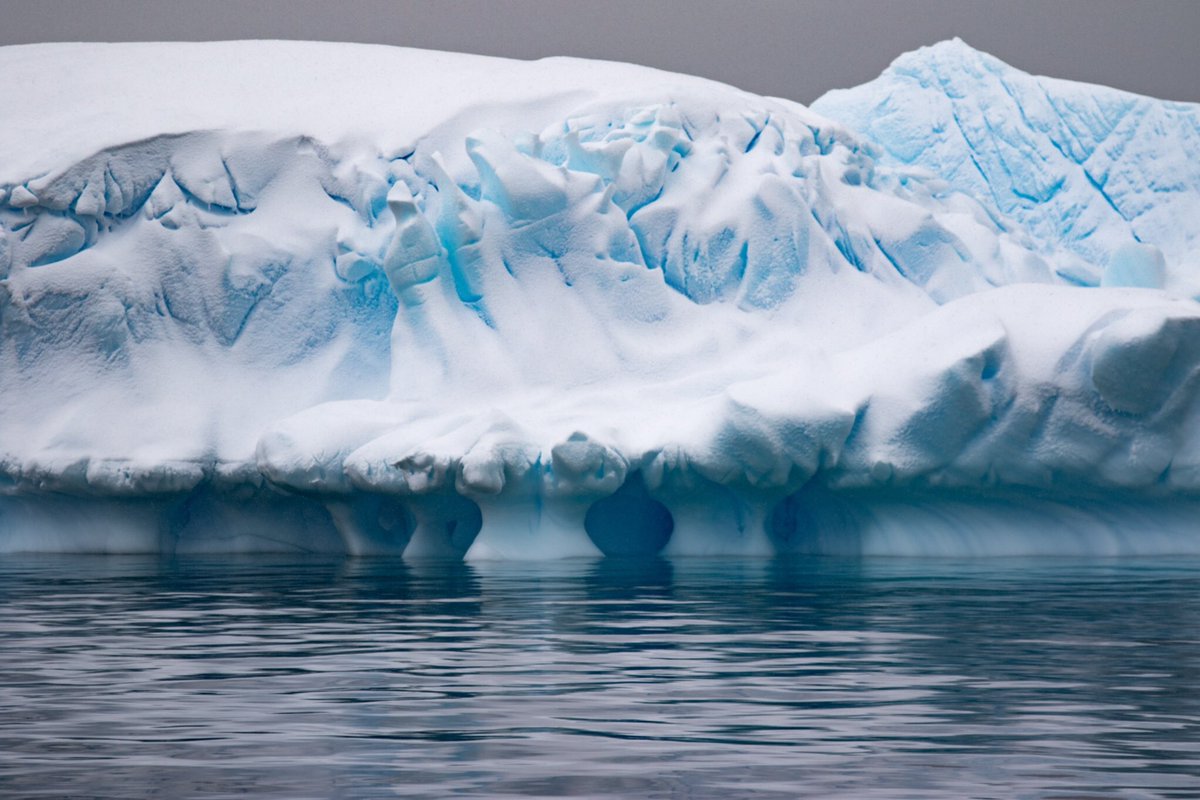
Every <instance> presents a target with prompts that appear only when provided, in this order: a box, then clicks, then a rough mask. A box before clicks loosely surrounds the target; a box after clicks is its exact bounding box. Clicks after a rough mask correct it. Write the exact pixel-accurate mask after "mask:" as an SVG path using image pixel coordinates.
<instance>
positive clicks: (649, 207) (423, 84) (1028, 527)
mask: <svg viewBox="0 0 1200 800" xmlns="http://www.w3.org/2000/svg"><path fill="white" fill-rule="evenodd" d="M148 62H149V63H153V64H155V66H156V68H155V69H154V70H153V71H151V72H150V73H147V71H146V70H145V69H144V64H145V63H148ZM0 63H2V64H3V66H4V68H5V69H6V70H7V71H8V74H10V75H12V76H14V86H17V87H20V88H18V89H16V90H15V91H16V92H17V96H16V97H15V101H16V102H14V103H13V104H12V107H13V108H15V109H16V110H17V115H16V117H17V118H16V120H15V122H14V123H13V124H12V125H10V126H8V127H7V128H6V129H4V130H0V153H3V155H4V158H2V159H0V363H2V364H3V367H2V369H3V376H4V378H3V381H2V382H0V393H2V395H3V397H2V398H0V399H2V400H3V402H0V550H5V551H14V550H90V551H106V552H107V551H161V552H197V551H203V552H225V551H241V550H271V549H293V548H298V549H305V550H316V551H348V552H351V553H355V554H370V553H403V554H404V556H405V557H406V558H421V557H462V556H464V555H465V556H466V557H468V558H471V559H488V558H507V559H527V558H552V557H560V556H589V555H599V554H601V553H607V554H623V555H632V554H643V555H646V554H653V553H657V552H663V553H666V554H670V555H735V554H748V555H766V554H770V553H776V552H792V551H803V552H819V553H857V552H867V553H922V554H930V553H963V552H970V553H1071V552H1092V553H1106V554H1122V553H1155V552H1178V551H1191V552H1194V551H1200V534H1198V532H1197V531H1196V530H1195V525H1194V522H1193V520H1194V519H1196V516H1195V511H1196V510H1197V500H1198V499H1200V494H1198V491H1200V471H1198V465H1200V433H1198V432H1197V424H1198V422H1197V420H1198V419H1200V417H1198V415H1197V413H1196V412H1197V408H1196V404H1197V402H1198V395H1197V388H1196V383H1197V374H1198V371H1197V365H1200V306H1197V304H1196V303H1195V301H1194V300H1193V299H1192V297H1191V294H1192V289H1191V288H1190V287H1192V286H1193V283H1194V278H1195V275H1194V273H1195V269H1194V268H1193V265H1192V258H1193V256H1192V253H1193V245H1192V243H1193V240H1194V238H1195V236H1196V235H1197V234H1196V233H1195V232H1194V229H1193V228H1192V227H1189V226H1194V223H1195V219H1196V217H1195V215H1194V214H1190V209H1193V208H1194V204H1195V203H1196V202H1197V188H1196V187H1197V183H1196V182H1195V181H1196V179H1195V177H1194V175H1193V173H1194V163H1195V162H1196V156H1197V155H1200V139H1198V138H1197V134H1196V131H1197V128H1196V120H1197V116H1196V110H1195V108H1194V107H1191V106H1182V105H1179V104H1168V103H1162V102H1159V101H1153V100H1149V99H1146V98H1135V97H1132V96H1129V95H1123V94H1121V93H1117V92H1114V91H1112V90H1107V89H1102V88H1098V87H1086V86H1081V85H1075V84H1065V83H1062V82H1054V81H1048V80H1046V79H1037V78H1032V77H1030V76H1027V75H1024V74H1022V73H1020V72H1018V71H1016V70H1013V69H1012V68H1010V67H1007V66H1005V65H1003V64H1001V63H1000V62H998V61H996V60H995V59H992V58H990V57H988V56H985V55H983V54H979V53H976V52H975V51H972V50H970V48H968V47H966V46H965V45H963V44H962V43H958V42H950V43H943V44H942V45H938V46H937V47H935V48H929V49H926V50H923V51H918V52H917V53H914V54H909V55H907V56H904V57H902V58H901V59H899V60H898V61H897V62H896V64H895V65H893V67H892V68H890V69H889V71H888V72H886V73H885V74H884V76H883V77H881V78H880V79H879V81H876V82H875V83H872V84H868V85H867V86H864V87H859V88H858V89H854V90H848V91H846V92H842V93H834V94H831V95H828V96H826V97H825V98H823V99H822V100H821V101H819V102H818V103H817V104H816V108H817V110H819V111H821V112H822V113H824V114H827V115H829V116H821V115H819V114H817V113H814V112H813V111H810V110H809V109H806V108H804V107H802V106H800V105H797V104H795V103H791V102H788V101H784V100H777V99H768V98H761V97H757V96H754V95H750V94H746V93H744V92H740V91H737V90H735V89H733V88H731V87H727V86H722V85H719V84H714V83H711V82H708V81H703V80H700V79H696V78H689V77H686V76H680V75H671V74H668V73H661V72H657V71H654V70H648V69H643V68H639V67H632V66H628V65H621V64H606V63H602V62H587V61H576V60H570V59H549V60H546V61H541V62H528V63H526V62H509V61H502V60H497V59H484V58H476V57H470V56H457V55H452V54H441V53H428V52H421V51H411V50H399V49H393V48H383V47H367V46H352V45H328V44H311V43H282V42H271V43H267V42H239V43H219V44H205V45H186V46H178V45H105V46H100V45H47V46H32V47H15V48H2V49H0ZM67 75H71V76H80V78H79V80H78V81H68V80H66V78H65V77H64V76H67ZM389 75H390V76H394V79H392V80H389V79H385V76H389ZM113 87H122V91H128V92H130V93H131V94H130V98H131V99H130V100H129V102H133V101H136V107H130V106H125V107H120V106H115V105H114V103H117V102H120V99H119V98H118V97H117V93H116V90H115V89H114V88H113ZM350 87H353V91H349V88H350ZM21 92H24V93H25V94H24V95H23V96H22V95H21V94H20V93H21ZM1035 96H1036V98H1037V100H1036V102H1035V99H1034V98H1035ZM1064 109H1067V110H1064ZM830 117H833V118H837V119H838V120H840V121H837V122H835V121H833V119H831V118H830ZM1117 117H1120V119H1121V120H1124V122H1120V121H1117ZM948 119H949V120H952V121H953V122H952V125H951V123H948V121H947V120H948ZM1189 126H1190V127H1189ZM929 131H932V132H933V134H934V135H932V136H931V135H929ZM1087 137H1091V138H1087ZM968 164H970V165H971V166H969V167H968V166H967V165H968Z"/></svg>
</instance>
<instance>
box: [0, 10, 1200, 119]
mask: <svg viewBox="0 0 1200 800" xmlns="http://www.w3.org/2000/svg"><path fill="white" fill-rule="evenodd" d="M950 36H961V37H962V38H963V39H965V40H966V41H967V42H969V43H970V44H972V45H973V46H975V47H977V48H979V49H981V50H986V51H988V52H990V53H992V54H993V55H996V56H998V57H1000V58H1002V59H1004V60H1005V61H1008V62H1009V63H1011V64H1013V65H1015V66H1017V67H1020V68H1021V69H1024V70H1026V71H1029V72H1034V73H1039V74H1044V75H1054V76H1056V77H1062V78H1071V79H1075V80H1086V81H1091V82H1094V83H1103V84H1108V85H1110V86H1118V87H1121V88H1123V89H1129V90H1131V91H1136V92H1142V93H1145V94H1151V95H1155V96H1158V97H1166V98H1170V99H1174V100H1191V101H1200V47H1198V46H1197V40H1200V0H986V1H980V2H976V0H791V2H787V1H785V0H758V1H757V2H755V1H754V0H742V2H716V1H715V0H678V1H675V0H672V1H671V2H666V1H664V0H426V2H413V1H412V0H340V2H339V1H338V0H259V1H258V2H252V1H251V0H190V1H189V2H181V1H180V0H0V44H22V43H27V42H43V41H78V40H88V41H133V40H205V39H252V38H275V39H332V40H343V41H353V42H378V43H382V44H398V45H409V46H413V47H427V48H435V49H441V50H458V51H463V52H471V53H486V54H488V55H498V56H510V57H514V58H538V57H541V56H548V55H573V56H586V57H591V58H607V59H613V60H618V61H632V62H635V63H640V64H648V65H651V66H656V67H661V68H664V69H671V70H676V71H679V72H688V73H692V74H696V75H703V76H705V77H709V78H715V79H717V80H722V81H726V82H728V83H732V84H735V85H737V86H740V87H742V88H744V89H749V90H752V91H755V92H759V93H762V94H770V95H778V96H782V97H789V98H792V99H795V100H800V101H802V102H810V101H811V100H813V99H815V98H816V97H817V96H819V95H820V94H821V93H822V92H824V91H825V90H827V89H831V88H837V87H843V86H853V85H855V84H858V83H862V82H863V81H866V80H870V79H871V78H873V77H875V76H876V75H877V74H879V72H880V71H881V70H882V69H883V68H884V67H886V66H887V64H888V63H889V62H890V61H891V60H892V59H893V58H895V57H896V56H897V55H899V54H900V53H902V52H904V51H906V50H911V49H913V48H916V47H919V46H921V45H924V44H932V43H933V42H936V41H938V40H940V39H945V38H948V37H950Z"/></svg>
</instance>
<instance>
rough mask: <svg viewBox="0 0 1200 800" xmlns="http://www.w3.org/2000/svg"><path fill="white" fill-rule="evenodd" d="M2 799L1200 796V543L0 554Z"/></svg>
mask: <svg viewBox="0 0 1200 800" xmlns="http://www.w3.org/2000/svg"><path fill="white" fill-rule="evenodd" d="M0 796H2V797H5V798H25V797H30V798H33V797H80V798H142V797H144V798H163V797H169V798H226V797H229V798H232V797H267V798H307V797H314V798H355V799H357V798H374V797H408V796H415V797H453V796H475V797H489V798H503V797H636V798H655V797H662V798H676V797H678V798H703V797H717V798H738V797H764V798H765V797H772V798H773V797H779V798H796V797H814V798H835V797H845V798H873V797H883V798H943V797H945V798H1006V799H1008V798H1139V797H1177V798H1184V797H1188V798H1195V797H1200V562H1192V561H1183V560H1178V559H1161V560H1150V561H1100V560H1097V561H1064V560H1054V559H1044V560H1033V561H1006V560H982V559H981V560H976V561H966V562H962V561H944V560H941V561H939V560H922V561H912V560H900V559H861V560H860V559H845V560H838V559H806V560H795V561H783V560H763V561H717V560H695V561H676V562H667V561H640V562H622V561H615V560H606V561H599V562H580V563H556V564H550V565H539V566H531V565H489V566H486V567H477V566H470V565H464V564H454V563H430V564H428V565H423V566H416V567H414V566H407V565H405V564H403V563H401V562H399V561H393V560H378V559H361V560H356V559H334V560H312V559H295V558H253V559H250V558H237V559H234V558H224V559H211V560H205V559H179V560H169V561H163V560H159V559H155V558H129V557H98V556H90V557H89V556H69V557H49V556H43V557H32V556H31V557H14V556H5V557H4V558H3V560H2V561H0Z"/></svg>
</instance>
